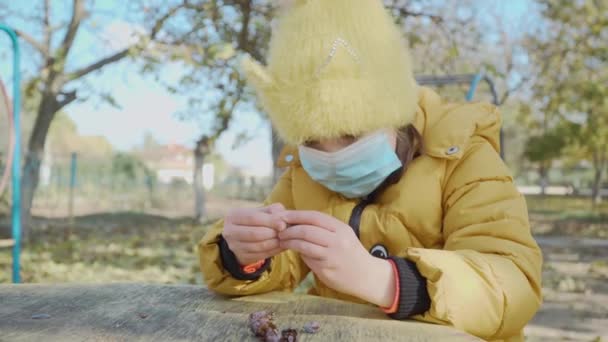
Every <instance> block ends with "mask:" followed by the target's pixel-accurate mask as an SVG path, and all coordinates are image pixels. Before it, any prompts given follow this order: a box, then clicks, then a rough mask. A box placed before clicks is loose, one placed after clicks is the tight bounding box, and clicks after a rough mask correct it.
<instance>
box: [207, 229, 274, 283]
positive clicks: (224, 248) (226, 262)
mask: <svg viewBox="0 0 608 342" xmlns="http://www.w3.org/2000/svg"><path fill="white" fill-rule="evenodd" d="M218 245H219V247H220V258H221V259H222V265H223V266H224V269H225V270H226V271H228V273H230V275H232V277H233V278H235V279H238V280H258V279H259V278H260V277H261V276H262V274H263V273H264V272H266V270H268V269H269V268H270V259H266V262H265V263H264V265H262V267H260V269H259V270H257V271H256V272H255V273H245V272H243V270H242V269H241V265H240V264H239V261H238V260H237V259H236V255H234V253H232V251H231V250H230V247H229V246H228V243H227V242H226V240H224V237H223V236H221V235H220V240H219V242H218Z"/></svg>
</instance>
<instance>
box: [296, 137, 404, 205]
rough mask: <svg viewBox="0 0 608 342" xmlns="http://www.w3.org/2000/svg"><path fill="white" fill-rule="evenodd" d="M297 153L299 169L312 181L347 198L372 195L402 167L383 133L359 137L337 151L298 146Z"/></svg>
mask: <svg viewBox="0 0 608 342" xmlns="http://www.w3.org/2000/svg"><path fill="white" fill-rule="evenodd" d="M299 153H300V161H301V163H302V166H303V167H304V170H306V172H307V173H308V175H309V176H310V177H311V178H312V179H314V180H315V181H316V182H318V183H320V184H322V185H324V186H325V187H326V188H328V189H330V190H332V191H334V192H338V193H341V194H342V195H343V196H344V197H346V198H360V197H365V196H367V195H369V194H371V193H372V192H373V191H374V190H375V189H376V188H377V187H378V186H379V185H380V184H382V182H383V181H384V180H385V179H386V178H387V177H388V176H389V175H390V174H391V173H393V172H394V171H395V170H397V169H399V168H400V167H401V161H400V160H399V158H397V154H396V153H395V150H394V149H393V147H392V146H391V144H390V143H389V140H388V135H387V134H386V132H385V131H378V132H375V133H372V134H370V135H367V136H365V137H362V138H361V139H359V140H358V141H356V142H354V143H352V144H351V145H349V146H347V147H345V148H343V149H341V150H339V151H336V152H324V151H320V150H317V149H314V148H310V147H306V146H300V147H299Z"/></svg>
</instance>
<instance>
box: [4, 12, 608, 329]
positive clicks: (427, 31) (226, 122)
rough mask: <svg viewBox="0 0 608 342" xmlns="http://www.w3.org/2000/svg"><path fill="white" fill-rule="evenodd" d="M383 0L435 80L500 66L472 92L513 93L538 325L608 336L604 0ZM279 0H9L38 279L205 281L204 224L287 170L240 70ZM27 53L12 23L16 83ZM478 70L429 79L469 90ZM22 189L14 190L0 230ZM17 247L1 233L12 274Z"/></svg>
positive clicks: (607, 24)
mask: <svg viewBox="0 0 608 342" xmlns="http://www.w3.org/2000/svg"><path fill="white" fill-rule="evenodd" d="M385 3H386V5H387V7H388V9H389V10H390V11H391V12H392V13H393V14H394V16H395V20H396V21H397V22H398V23H399V25H400V26H401V27H402V28H403V34H404V36H405V37H406V38H407V41H408V43H409V45H410V47H411V49H412V54H413V56H414V62H415V65H414V67H415V72H416V75H417V77H419V79H420V80H429V79H438V78H439V79H444V80H445V79H446V78H450V77H451V78H452V79H458V77H460V76H457V75H474V74H478V73H483V75H484V76H485V77H486V78H487V79H488V80H490V81H491V83H486V82H482V83H480V85H479V87H478V88H477V90H476V92H475V96H474V100H475V101H489V102H495V103H496V104H497V105H498V106H499V107H500V109H501V111H502V113H503V119H504V130H503V148H504V158H505V160H506V162H507V164H508V165H509V167H510V168H511V170H512V172H513V176H514V178H515V179H516V182H517V185H518V186H519V188H520V191H521V192H522V193H524V194H525V195H526V197H527V200H528V205H529V210H530V219H531V224H532V229H533V231H534V234H535V236H536V238H537V239H538V241H539V243H540V245H541V246H542V248H543V252H544V255H545V265H544V270H543V277H544V284H543V286H544V296H545V303H544V305H543V308H542V310H541V311H540V312H539V314H538V315H537V317H536V318H535V319H534V321H533V322H532V323H531V324H530V325H529V326H528V327H527V329H526V333H527V335H528V336H529V337H530V339H532V340H534V339H536V340H559V339H564V340H580V341H600V340H601V339H602V337H603V338H604V339H606V338H608V336H607V335H608V330H607V329H608V328H606V327H607V326H608V282H607V281H606V280H608V204H607V202H606V201H603V200H602V199H603V197H607V196H608V170H607V168H608V44H607V42H608V1H605V0H577V1H570V0H512V1H502V0H490V1H488V0H444V1H437V0H408V1H405V0H392V1H390V0H389V1H385ZM273 11H274V10H273V7H272V4H271V1H268V0H224V1H221V0H189V1H188V0H169V1H161V0H134V1H116V0H25V1H1V2H0V23H2V24H6V25H8V26H10V27H11V28H12V29H14V30H15V31H16V32H17V34H18V36H19V38H20V43H21V48H22V56H21V73H22V82H21V84H20V87H21V89H22V111H21V121H22V125H23V135H22V138H21V143H22V153H23V155H24V158H23V165H22V166H21V168H22V172H23V181H22V184H21V185H22V190H23V207H24V227H23V229H24V238H25V239H26V243H25V244H24V248H23V252H22V255H21V257H22V271H21V272H22V273H21V276H22V280H23V281H24V282H114V281H145V282H162V283H194V284H201V283H202V281H201V277H200V274H199V270H198V260H197V255H196V249H195V245H196V242H197V241H198V240H199V239H200V238H201V237H202V235H203V234H204V231H205V228H206V227H207V225H208V224H209V223H210V222H212V221H214V220H215V219H217V218H219V217H221V216H222V215H223V214H224V213H225V212H226V210H228V209H229V208H231V207H235V206H256V205H258V204H259V202H260V201H262V200H263V198H264V197H265V196H266V195H267V194H268V192H269V191H270V189H271V188H272V185H273V184H274V181H275V180H276V178H277V176H278V175H280V173H281V170H278V169H275V168H274V167H273V165H274V163H273V161H274V160H275V159H276V158H277V155H278V153H279V151H280V149H281V147H282V146H281V143H280V142H279V141H278V140H277V139H274V138H273V137H274V134H273V132H272V128H271V126H270V124H269V122H268V120H267V119H266V117H265V115H264V113H263V112H262V111H261V110H260V108H259V105H258V103H256V101H255V98H254V96H253V94H252V92H251V89H249V88H248V87H246V85H245V83H244V79H243V78H242V75H241V74H240V73H239V72H238V60H239V57H241V56H242V55H243V54H244V53H248V54H250V55H252V56H253V57H254V58H256V59H258V60H260V61H264V56H265V51H266V48H267V45H268V40H269V37H270V32H271V23H272V18H273ZM11 68H12V50H11V42H10V40H9V39H8V36H6V37H5V35H0V80H1V82H2V84H3V85H4V86H5V87H6V89H9V90H10V89H11V88H12V86H13V84H12V83H11V82H12V81H11V75H12V69H11ZM461 78H462V77H461ZM464 78H465V79H467V78H466V77H464ZM467 80H468V79H467ZM440 83H441V82H440ZM489 85H492V86H491V87H490V86H489ZM469 86H470V84H469V82H468V81H467V82H461V83H459V84H437V82H436V83H435V84H432V85H431V87H433V88H434V89H436V90H437V91H438V92H439V93H440V94H441V95H442V96H444V97H447V98H449V99H451V100H455V101H464V100H465V95H466V94H467V91H468V90H469ZM11 96H12V94H10V92H9V94H8V100H9V101H10V98H11ZM6 102H7V101H6V99H3V100H0V179H1V177H2V174H3V172H4V171H5V169H6V165H7V161H8V154H9V127H10V125H9V120H8V115H7V114H8V113H9V112H8V111H7V107H6V104H7V103H6ZM11 191H12V190H11V188H10V186H8V188H6V189H5V190H4V191H3V192H2V191H0V239H7V238H10V227H11V222H10V206H11ZM0 246H1V244H0ZM10 252H11V250H10V248H1V247H0V283H7V282H10V279H11V278H10V267H11V254H10Z"/></svg>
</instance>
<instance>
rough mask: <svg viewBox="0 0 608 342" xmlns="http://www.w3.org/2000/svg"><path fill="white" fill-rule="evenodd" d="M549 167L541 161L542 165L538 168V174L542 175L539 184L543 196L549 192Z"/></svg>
mask: <svg viewBox="0 0 608 342" xmlns="http://www.w3.org/2000/svg"><path fill="white" fill-rule="evenodd" d="M547 172H548V167H547V165H546V164H545V163H544V162H541V163H540V167H539V168H538V175H539V177H540V180H539V185H540V194H541V196H545V194H546V193H547V184H548V183H549V180H548V179H547Z"/></svg>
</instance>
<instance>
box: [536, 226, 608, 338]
mask: <svg viewBox="0 0 608 342" xmlns="http://www.w3.org/2000/svg"><path fill="white" fill-rule="evenodd" d="M537 241H538V243H539V244H540V245H541V248H542V249H543V254H544V259H545V264H544V267H543V294H544V303H543V306H542V308H541V310H540V311H539V312H538V314H537V315H536V317H535V318H534V320H533V321H532V323H531V324H529V325H528V327H527V328H526V334H527V335H528V336H529V337H530V338H529V340H530V341H606V340H608V240H606V239H590V238H576V237H570V236H539V237H537Z"/></svg>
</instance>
